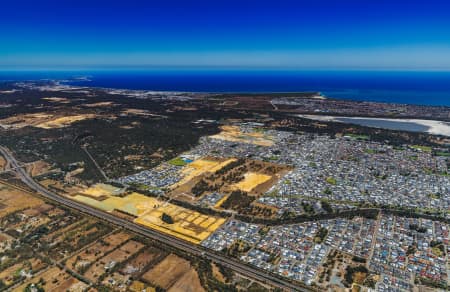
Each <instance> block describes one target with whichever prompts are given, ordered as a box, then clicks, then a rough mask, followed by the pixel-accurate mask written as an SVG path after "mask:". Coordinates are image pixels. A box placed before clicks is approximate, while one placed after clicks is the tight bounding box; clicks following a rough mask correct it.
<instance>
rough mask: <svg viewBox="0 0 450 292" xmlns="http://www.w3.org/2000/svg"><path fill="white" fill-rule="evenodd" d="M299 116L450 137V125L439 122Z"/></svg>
mask: <svg viewBox="0 0 450 292" xmlns="http://www.w3.org/2000/svg"><path fill="white" fill-rule="evenodd" d="M299 116H300V117H303V118H307V119H312V120H317V121H332V122H340V123H346V124H355V125H360V126H366V127H372V128H382V129H388V130H398V131H410V132H423V133H429V134H434V135H443V136H449V137H450V123H449V122H443V121H437V120H421V119H387V118H365V117H340V116H323V115H299Z"/></svg>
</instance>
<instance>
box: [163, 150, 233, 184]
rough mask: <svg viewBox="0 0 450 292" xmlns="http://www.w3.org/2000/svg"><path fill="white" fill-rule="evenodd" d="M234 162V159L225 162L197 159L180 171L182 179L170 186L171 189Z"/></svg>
mask: <svg viewBox="0 0 450 292" xmlns="http://www.w3.org/2000/svg"><path fill="white" fill-rule="evenodd" d="M234 161H236V159H235V158H230V159H226V160H220V159H216V160H212V159H208V158H201V159H197V160H195V161H193V162H191V163H189V164H187V165H186V166H184V167H183V169H182V170H181V174H182V175H183V178H182V179H181V180H180V181H179V182H177V183H176V184H174V185H173V186H171V188H172V189H174V188H176V187H178V186H181V185H183V184H186V183H188V182H189V181H191V180H192V179H194V178H195V177H198V176H201V175H203V174H206V173H214V172H216V171H218V170H220V169H222V168H223V167H224V166H226V165H228V164H230V163H231V162H234Z"/></svg>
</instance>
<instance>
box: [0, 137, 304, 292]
mask: <svg viewBox="0 0 450 292" xmlns="http://www.w3.org/2000/svg"><path fill="white" fill-rule="evenodd" d="M0 153H2V154H3V156H4V157H5V159H6V160H7V161H8V162H9V163H10V164H11V167H12V169H14V171H15V172H16V173H17V174H18V175H19V176H20V179H21V180H22V181H23V182H24V183H25V184H26V185H28V187H30V188H31V189H33V190H35V191H36V192H37V193H39V194H41V195H42V196H43V197H46V198H48V199H50V200H52V201H55V202H57V203H59V204H62V205H65V206H67V207H70V208H72V209H75V210H78V211H80V212H83V213H86V214H89V215H91V216H94V217H97V218H99V219H101V220H105V221H108V222H110V223H112V224H115V225H117V226H120V227H123V228H125V229H127V230H130V231H132V232H135V233H137V234H140V235H142V236H145V237H148V238H151V239H154V240H157V241H159V242H162V243H164V244H167V245H168V246H171V247H173V248H176V249H180V250H182V251H185V252H188V253H190V254H192V255H195V256H199V257H203V258H205V259H208V260H211V261H214V262H216V263H219V264H221V265H223V266H226V267H228V268H230V269H232V270H234V271H236V272H238V273H240V274H242V275H244V276H247V277H249V278H252V279H255V280H258V281H261V282H263V283H266V284H269V285H272V286H274V287H279V288H282V289H285V290H288V291H312V289H309V288H307V287H303V286H300V285H297V284H295V283H292V282H290V281H288V280H285V279H282V278H281V277H279V276H277V275H275V274H272V273H269V272H267V271H264V270H261V269H258V268H257V267H254V266H250V265H247V264H245V263H243V262H241V261H239V260H237V259H234V258H230V257H227V256H225V255H223V254H220V253H217V252H215V251H213V250H210V249H207V248H204V247H202V246H199V245H193V244H191V243H189V242H186V241H184V240H182V239H179V238H176V237H173V236H170V235H167V234H164V233H161V232H158V231H156V230H153V229H150V228H147V227H144V226H142V225H139V224H136V223H134V222H131V221H128V220H126V219H122V218H119V217H116V216H114V215H112V214H110V213H107V212H104V211H101V210H99V209H96V208H94V207H91V206H88V205H84V204H83V203H80V202H77V201H73V200H71V199H69V198H66V197H63V196H60V195H58V194H56V193H53V192H51V191H49V190H48V189H46V188H44V187H43V186H41V185H40V184H38V183H37V182H35V181H34V180H33V179H32V178H31V177H30V176H29V174H28V173H27V172H26V171H25V170H24V169H23V168H22V167H20V163H19V162H18V161H17V160H16V159H15V158H14V156H13V155H12V153H11V152H10V151H9V150H8V149H7V148H5V147H2V146H0Z"/></svg>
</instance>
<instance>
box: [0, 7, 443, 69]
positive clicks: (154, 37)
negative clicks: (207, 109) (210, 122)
mask: <svg viewBox="0 0 450 292" xmlns="http://www.w3.org/2000/svg"><path fill="white" fill-rule="evenodd" d="M2 2H3V3H2V4H1V10H2V13H1V14H2V15H1V17H0V69H34V68H37V69H39V68H56V69H58V68H59V69H61V68H125V67H126V68H128V67H130V68H138V67H139V68H147V67H219V68H223V67H232V68H247V67H248V68H293V69H402V70H403V69H405V70H409V69H411V70H422V69H424V70H436V69H437V70H450V3H449V1H436V0H428V1H412V0H411V1H404V0H401V1H395V0H390V1H385V0H365V1H362V0H359V1H353V0H339V1H338V0H336V1H320V0H317V1H312V0H308V1H303V0H297V1H290V0H284V1H283V0H278V1H263V0H260V1H253V0H247V1H245V0H240V1H235V0H228V1H221V0H216V1H214V0H210V1H194V0H191V1H173V0H164V1H152V0H147V1H134V0H127V1H120V3H119V1H94V0H91V1H86V0H78V1H72V0H64V1H62V0H59V1H45V0H43V1H20V0H15V1H2Z"/></svg>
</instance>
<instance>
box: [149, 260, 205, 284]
mask: <svg viewBox="0 0 450 292" xmlns="http://www.w3.org/2000/svg"><path fill="white" fill-rule="evenodd" d="M190 271H191V266H190V263H189V262H188V261H187V260H185V259H182V258H180V257H178V256H176V255H174V254H171V255H169V256H167V257H166V258H165V259H164V260H163V261H161V262H160V263H159V264H157V265H156V266H155V267H154V268H153V269H151V270H149V271H148V272H146V273H145V274H144V275H143V276H142V279H143V280H145V281H146V282H148V283H151V284H154V285H158V286H160V287H162V288H164V289H166V290H168V289H169V288H171V287H172V286H174V285H175V284H177V283H178V282H179V281H180V280H182V278H183V277H184V276H185V274H188V273H189V272H190ZM194 273H196V272H195V270H194ZM186 277H187V278H186V279H185V280H188V279H189V278H192V275H188V276H186ZM181 283H182V282H181ZM181 283H178V284H177V285H176V287H175V289H179V288H178V287H180V286H181V287H182V284H181ZM183 284H184V285H188V282H184V283H183ZM199 287H200V290H191V291H202V289H203V288H201V286H199ZM174 291H189V290H174Z"/></svg>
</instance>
